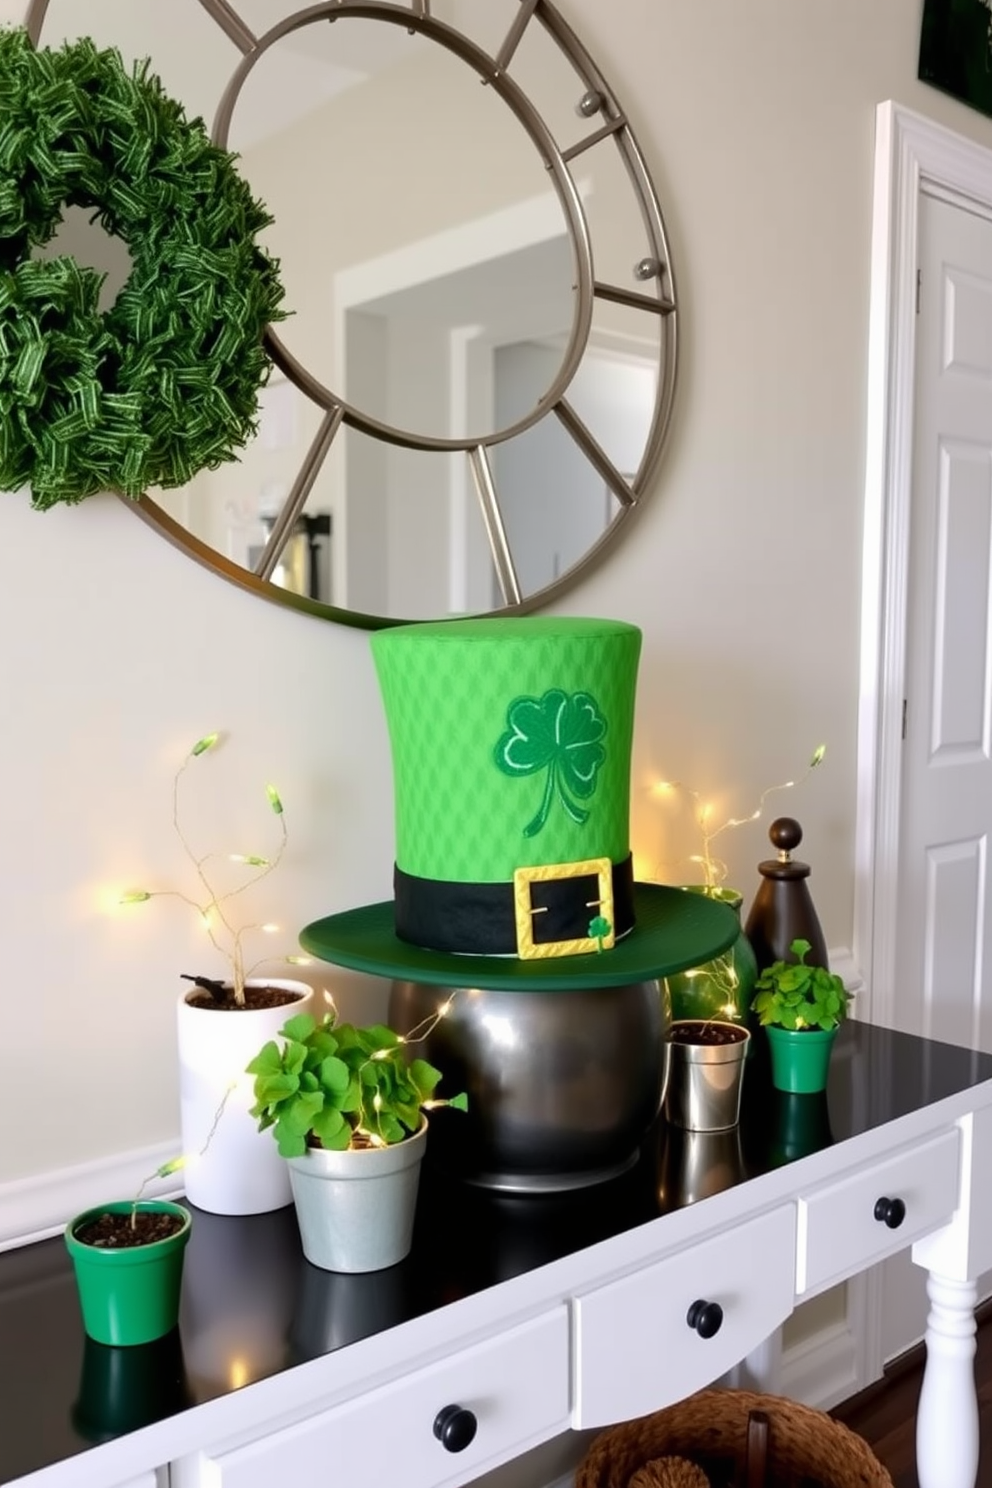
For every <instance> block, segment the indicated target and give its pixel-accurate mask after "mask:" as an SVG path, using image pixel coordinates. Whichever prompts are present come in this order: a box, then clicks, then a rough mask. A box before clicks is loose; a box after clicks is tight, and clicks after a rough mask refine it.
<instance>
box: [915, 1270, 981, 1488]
mask: <svg viewBox="0 0 992 1488" xmlns="http://www.w3.org/2000/svg"><path fill="white" fill-rule="evenodd" d="M927 1295H928V1296H929V1298H930V1313H929V1316H928V1317H927V1333H926V1345H927V1358H926V1366H925V1368H924V1371H923V1388H922V1389H921V1391H920V1404H919V1410H918V1412H917V1417H916V1469H917V1474H918V1476H919V1480H920V1488H975V1481H976V1479H977V1477H978V1397H977V1394H976V1391H975V1364H974V1360H975V1301H976V1298H977V1295H978V1288H977V1286H976V1284H975V1283H974V1282H973V1281H949V1280H948V1279H947V1278H946V1277H943V1276H939V1275H937V1274H936V1273H935V1272H933V1271H931V1272H930V1273H929V1275H928V1277H927Z"/></svg>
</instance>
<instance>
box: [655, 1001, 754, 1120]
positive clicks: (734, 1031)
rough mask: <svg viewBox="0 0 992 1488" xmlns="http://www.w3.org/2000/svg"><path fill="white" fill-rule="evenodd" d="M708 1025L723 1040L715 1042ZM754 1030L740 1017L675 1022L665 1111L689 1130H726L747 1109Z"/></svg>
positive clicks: (689, 1019)
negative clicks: (745, 1085) (744, 1099)
mask: <svg viewBox="0 0 992 1488" xmlns="http://www.w3.org/2000/svg"><path fill="white" fill-rule="evenodd" d="M707 1031H711V1032H712V1033H714V1034H715V1035H716V1036H717V1037H718V1038H719V1039H721V1040H722V1041H721V1042H710V1041H708V1039H707ZM750 1038H751V1035H750V1033H749V1032H748V1030H747V1029H746V1028H742V1027H741V1026H740V1024H738V1023H721V1022H717V1021H716V1020H714V1019H706V1020H704V1019H692V1018H686V1019H680V1020H678V1021H677V1022H675V1023H673V1024H672V1069H671V1077H670V1079H669V1082H668V1093H667V1095H666V1098H665V1115H666V1116H667V1117H668V1120H669V1121H670V1122H671V1123H672V1125H673V1126H682V1127H685V1128H686V1130H688V1131H723V1130H725V1129H726V1128H727V1127H730V1126H736V1125H737V1122H738V1119H739V1117H740V1111H741V1085H742V1082H743V1078H744V1057H745V1054H746V1053H747V1047H748V1044H749V1042H750Z"/></svg>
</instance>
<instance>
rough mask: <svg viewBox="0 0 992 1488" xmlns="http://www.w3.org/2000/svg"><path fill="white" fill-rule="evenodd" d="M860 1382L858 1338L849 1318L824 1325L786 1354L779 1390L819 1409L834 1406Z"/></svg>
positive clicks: (791, 1398) (794, 1345)
mask: <svg viewBox="0 0 992 1488" xmlns="http://www.w3.org/2000/svg"><path fill="white" fill-rule="evenodd" d="M859 1383H860V1381H859V1380H858V1353H857V1341H856V1339H855V1337H854V1335H853V1333H852V1332H851V1330H850V1328H849V1327H848V1326H847V1324H846V1322H838V1323H833V1324H831V1325H830V1326H829V1327H827V1328H821V1329H820V1330H819V1332H817V1333H814V1334H812V1335H811V1336H810V1337H809V1338H804V1339H802V1340H801V1341H800V1342H799V1343H794V1344H793V1345H792V1347H791V1348H788V1349H786V1350H785V1351H784V1352H783V1354H782V1370H781V1376H780V1382H779V1387H778V1393H779V1394H781V1395H787V1396H788V1397H789V1399H790V1400H798V1401H800V1402H801V1404H803V1405H810V1406H813V1407H814V1408H815V1409H816V1410H824V1411H825V1410H831V1409H832V1408H833V1407H834V1406H835V1405H837V1404H839V1402H840V1401H842V1400H846V1399H847V1398H848V1397H849V1396H850V1395H852V1394H853V1393H854V1392H855V1391H856V1390H857V1389H858V1385H859Z"/></svg>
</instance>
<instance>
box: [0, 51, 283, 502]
mask: <svg viewBox="0 0 992 1488" xmlns="http://www.w3.org/2000/svg"><path fill="white" fill-rule="evenodd" d="M233 162H234V156H232V155H230V154H229V153H227V152H226V151H224V150H220V149H218V148H217V147H216V146H215V145H213V144H211V142H210V138H209V136H208V134H207V131H206V129H205V128H204V125H203V122H202V120H200V119H194V120H192V121H189V120H187V118H186V115H185V112H184V110H183V108H182V107H181V105H180V104H178V103H176V102H174V101H173V100H172V99H171V98H169V97H168V96H167V95H166V93H165V92H164V91H163V88H162V85H161V83H160V82H159V80H158V78H156V77H154V76H152V75H150V74H149V72H148V64H147V63H141V64H139V65H137V66H136V67H135V68H134V70H133V72H130V73H129V72H128V71H127V69H126V68H125V66H124V63H123V62H122V60H121V57H120V54H119V53H118V52H116V51H99V50H98V49H97V48H96V46H95V45H94V44H93V42H92V41H90V40H89V39H84V40H81V41H77V42H71V43H66V45H64V46H63V47H62V48H61V49H59V50H58V51H54V50H46V49H43V48H39V49H37V50H36V49H35V48H34V47H33V46H32V45H31V43H30V41H29V39H28V37H27V35H26V33H25V32H24V31H23V30H4V31H0V490H6V491H13V490H18V489H20V488H21V487H23V486H25V485H30V487H31V499H32V505H33V506H35V507H37V508H45V507H50V506H53V505H54V504H55V503H57V502H60V501H62V502H77V501H81V500H82V499H83V497H85V496H90V495H92V494H93V493H94V492H96V491H117V492H120V493H121V494H122V495H125V496H132V497H137V496H140V495H141V494H142V493H143V492H144V491H146V490H147V489H148V487H150V486H181V485H185V483H186V482H187V481H188V480H189V479H190V478H191V476H193V475H195V474H196V472H197V471H198V470H202V469H204V468H210V469H213V468H215V467H216V466H217V465H219V464H221V463H222V462H224V461H226V460H233V459H235V458H236V451H237V450H238V449H240V448H241V447H242V446H243V445H244V444H245V442H246V441H247V439H248V438H249V437H250V435H251V434H252V433H253V432H254V429H255V413H256V408H257V399H258V389H259V388H260V386H261V385H262V384H263V383H264V382H265V379H266V377H267V375H268V371H269V361H268V357H267V356H266V353H265V350H264V346H263V334H264V331H265V328H266V326H267V325H268V324H269V323H270V322H272V321H274V320H280V319H282V318H283V317H282V313H281V312H280V310H279V304H280V301H281V299H282V293H283V291H282V287H281V285H280V282H279V276H278V265H277V263H276V262H275V261H274V260H273V259H271V258H270V257H269V256H268V254H267V253H266V252H265V251H264V250H263V249H262V248H260V247H259V246H258V244H257V243H256V242H255V235H256V234H257V233H259V232H260V231H261V230H262V229H263V228H264V227H266V226H268V224H269V223H270V222H271V221H272V218H271V217H270V216H269V215H268V213H267V212H266V210H265V207H264V206H263V205H262V203H261V202H258V201H256V200H255V199H254V198H253V197H252V195H251V192H250V190H249V188H248V186H247V184H246V183H245V182H244V181H243V180H242V179H241V177H240V176H239V175H238V173H237V171H236V170H235V167H234V163H233ZM66 205H75V206H81V207H84V208H90V207H92V208H94V209H95V210H94V220H96V221H99V222H100V223H101V225H102V226H103V227H104V228H105V229H106V231H107V232H108V233H111V234H113V235H115V236H117V237H119V238H121V239H122V240H123V241H124V243H125V244H126V245H127V247H128V250H129V252H130V255H131V259H132V268H131V273H130V276H129V277H128V280H127V283H126V284H125V285H124V287H123V289H122V290H121V291H120V293H119V294H118V296H117V299H116V301H115V302H114V304H113V305H112V306H111V307H110V309H109V310H107V311H106V313H101V312H100V310H99V308H98V303H97V301H98V295H99V292H100V287H101V284H102V282H103V276H102V275H100V274H98V273H97V272H96V271H95V270H93V269H91V268H85V267H83V266H81V265H80V264H78V263H77V262H76V261H75V259H73V258H70V257H62V258H54V259H49V260H47V261H46V260H41V259H34V258H32V257H31V256H30V255H31V252H32V250H33V249H34V248H36V247H39V246H40V245H41V244H43V243H46V242H47V241H48V240H49V239H50V238H51V237H52V236H53V234H54V233H55V231H56V229H57V227H58V225H59V223H60V221H61V219H62V209H63V207H64V206H66Z"/></svg>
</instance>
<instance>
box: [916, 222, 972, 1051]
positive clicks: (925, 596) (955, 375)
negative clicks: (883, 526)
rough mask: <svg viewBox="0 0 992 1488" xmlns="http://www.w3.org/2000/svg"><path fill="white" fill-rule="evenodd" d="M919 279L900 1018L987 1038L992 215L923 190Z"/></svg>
mask: <svg viewBox="0 0 992 1488" xmlns="http://www.w3.org/2000/svg"><path fill="white" fill-rule="evenodd" d="M985 265H989V266H990V270H986V268H985ZM920 272H921V291H920V313H919V317H918V321H917V365H916V420H915V445H914V470H913V502H912V518H911V530H910V575H909V606H908V608H909V616H910V619H909V632H908V637H907V648H908V649H907V657H906V663H907V664H906V677H907V700H906V737H905V748H904V756H903V797H902V820H901V831H900V906H901V923H900V928H899V953H898V960H897V979H898V1000H899V1023H900V1026H902V1027H904V1028H907V1029H910V1030H911V1031H913V1032H919V1033H923V1034H927V1035H930V1036H932V1037H937V1038H942V1039H946V1040H948V1041H950V1042H952V1043H962V1044H984V1045H985V1046H986V1047H989V1046H990V1045H989V1038H990V1034H992V1019H990V1016H989V1013H990V1011H992V987H990V986H989V975H988V970H987V966H986V957H985V954H984V948H985V944H986V941H987V938H988V934H989V931H990V929H992V925H990V914H989V905H988V891H987V888H988V886H987V872H986V860H987V852H988V839H989V834H990V832H992V751H990V747H989V743H990V740H989V729H990V718H992V708H990V687H989V682H990V675H989V650H990V648H989V625H990V611H992V582H990V579H992V223H989V222H987V221H986V220H985V219H984V218H982V217H979V216H977V215H974V214H972V213H970V212H966V211H963V210H962V209H960V208H957V207H952V206H950V205H949V204H947V203H945V202H940V201H936V200H934V199H933V198H930V197H927V196H924V197H923V198H922V201H921V208H920Z"/></svg>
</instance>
